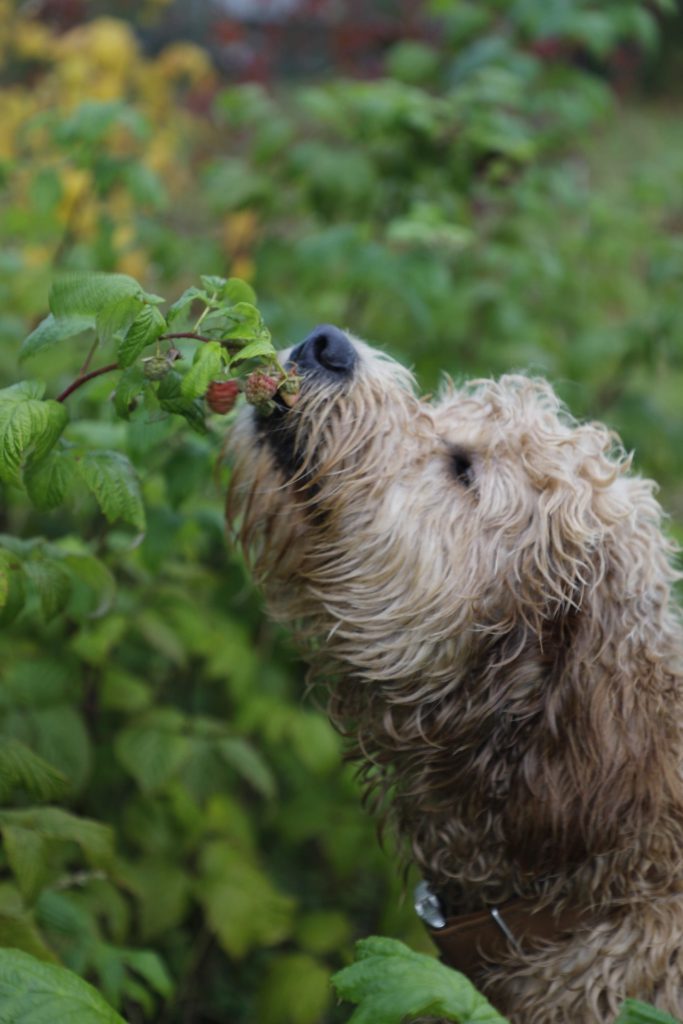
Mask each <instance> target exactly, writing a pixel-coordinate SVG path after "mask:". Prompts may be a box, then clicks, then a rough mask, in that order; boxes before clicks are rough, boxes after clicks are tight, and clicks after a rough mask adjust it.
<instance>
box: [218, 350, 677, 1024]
mask: <svg viewBox="0 0 683 1024" xmlns="http://www.w3.org/2000/svg"><path fill="white" fill-rule="evenodd" d="M355 344H356V347H357V351H358V353H359V356H360V359H359V366H358V369H357V372H356V374H355V376H354V379H353V381H351V382H349V383H344V384H342V383H339V384H337V383H329V382H328V383H325V382H323V381H320V380H317V379H316V378H315V376H311V377H310V378H309V379H307V380H306V381H305V383H304V388H303V390H302V394H301V398H300V400H299V401H298V403H297V404H296V406H295V407H294V409H293V410H292V411H290V412H283V413H278V414H276V415H275V416H274V417H273V418H272V420H270V421H262V420H259V418H258V416H257V415H254V414H253V413H252V412H251V411H249V412H247V413H245V414H244V415H243V416H242V418H241V419H240V421H239V422H238V424H237V427H236V429H235V432H234V436H233V440H232V447H233V449H234V452H235V457H236V467H235V473H234V479H233V484H232V490H231V495H230V499H229V516H230V519H231V520H232V522H233V523H234V524H235V528H236V530H237V532H238V534H239V536H240V538H241V542H242V544H243V545H244V548H245V550H246V552H247V554H248V556H249V558H250V561H251V564H252V567H253V571H254V574H255V576H256V578H257V580H258V581H259V582H260V583H261V584H262V585H263V587H264V589H265V593H266V597H267V599H268V603H269V607H270V610H271V612H272V614H273V615H274V616H275V617H276V618H278V619H280V620H281V621H285V622H287V623H288V624H289V625H290V626H291V628H292V629H293V630H294V632H295V634H296V635H297V637H298V638H299V640H300V642H301V643H302V645H303V646H304V647H305V649H306V651H307V653H308V656H309V658H310V660H311V664H312V668H313V673H314V678H315V679H316V680H317V681H318V682H320V683H322V685H324V687H325V688H326V690H327V693H328V703H329V713H330V715H331V717H332V719H333V721H334V722H335V723H336V724H337V726H338V727H339V728H340V729H341V730H342V731H343V733H344V734H345V735H346V736H347V737H348V738H349V743H350V745H351V748H352V750H353V754H354V756H355V757H357V758H358V760H359V764H360V772H361V776H362V778H363V780H364V783H365V785H366V792H367V799H368V801H369V803H370V805H371V806H372V807H373V809H374V810H375V811H376V813H378V814H379V815H380V816H383V817H386V818H388V820H389V821H390V822H391V823H392V824H393V825H394V826H395V828H396V829H397V831H398V833H399V835H400V836H401V837H402V840H403V843H404V847H405V850H406V853H407V856H409V857H410V858H412V859H413V860H414V861H415V862H416V863H417V865H418V866H419V868H420V869H421V871H422V872H423V874H424V875H425V877H426V878H427V879H428V880H429V881H430V882H431V883H432V884H433V885H434V886H435V887H436V888H437V890H439V891H440V892H441V893H443V894H444V896H445V898H446V900H447V902H448V905H449V908H450V910H451V911H452V912H457V911H467V910H476V909H480V908H481V907H483V906H484V905H486V904H490V903H493V902H500V901H502V900H505V899H508V898H511V897H513V896H516V895H521V896H530V897H534V898H536V899H538V901H539V903H541V904H548V905H552V906H555V907H561V906H564V905H572V906H581V907H583V908H585V910H586V911H587V912H590V919H591V923H590V924H587V925H586V926H585V927H582V928H581V929H580V930H579V931H578V932H577V933H576V934H575V935H572V936H567V937H566V939H563V940H562V941H561V942H559V941H558V942H557V943H553V944H550V945H547V946H545V947H542V948H537V949H528V950H525V952H524V954H520V955H517V954H512V953H511V955H510V957H509V959H508V961H507V962H506V963H503V964H496V965H490V966H488V967H486V968H485V969H482V971H481V973H480V975H479V976H477V977H475V978H474V979H473V980H474V981H475V982H476V983H477V984H478V985H479V986H481V987H483V989H484V990H485V991H486V992H487V994H488V995H489V997H490V998H491V999H492V1001H493V1002H494V1003H495V1004H496V1005H497V1006H498V1007H499V1008H500V1009H501V1011H502V1012H504V1013H506V1014H507V1015H508V1016H509V1018H510V1020H511V1021H512V1022H513V1024H569V1022H571V1024H607V1022H608V1021H612V1020H613V1019H614V1017H615V1014H616V1010H617V1007H618V1005H619V1004H620V1002H621V1001H622V1000H623V998H624V997H625V996H636V997H639V998H642V999H646V1000H651V1001H653V1002H655V1003H656V1004H657V1005H659V1006H660V1007H662V1008H665V1009H667V1010H668V1011H669V1012H670V1013H672V1014H674V1015H677V1016H679V1017H681V1018H683V853H682V851H683V784H682V781H681V764H682V761H683V758H682V750H681V742H682V730H681V724H682V722H683V708H682V700H683V685H682V683H683V677H682V675H681V660H680V656H681V650H682V645H681V631H680V626H679V621H678V617H677V614H676V611H675V608H674V607H673V604H672V601H671V586H672V583H673V582H674V579H675V578H676V573H675V571H674V569H673V568H672V548H671V545H670V544H669V543H668V542H667V541H666V540H665V538H664V536H663V534H662V531H661V511H660V508H659V505H658V503H657V501H656V499H655V497H654V490H655V488H654V485H653V484H652V483H651V482H650V481H647V480H643V479H641V478H640V477H638V476H636V475H633V474H632V472H631V468H630V458H629V457H628V456H627V455H626V454H625V453H624V451H623V449H622V448H621V446H620V444H619V441H618V439H617V438H616V437H615V436H614V435H613V434H611V433H610V432H609V431H608V430H607V429H606V428H605V427H604V426H601V425H599V424H594V423H591V424H578V423H576V422H575V421H574V420H573V419H572V418H571V416H570V415H569V414H568V413H567V412H566V410H565V409H564V408H563V407H562V405H561V403H560V402H559V400H558V399H557V397H556V396H555V394H554V392H553V391H552V389H551V387H550V386H549V385H548V384H547V383H545V382H544V381H539V380H532V379H529V378H526V377H523V376H507V377H503V378H501V379H500V380H499V381H489V380H482V381H475V382H472V383H470V384H467V385H465V386H464V387H461V388H456V387H454V386H452V385H449V386H448V387H447V388H446V389H445V391H444V393H443V394H442V395H441V396H440V398H439V399H438V400H437V401H435V402H433V403H430V402H423V401H420V400H418V398H417V397H415V394H414V392H413V389H412V384H411V380H410V378H409V375H408V374H407V373H406V371H405V370H403V369H402V368H401V367H400V366H398V364H396V363H394V362H393V361H391V360H389V359H388V358H387V357H385V356H382V355H380V354H379V353H377V352H374V351H373V350H372V349H370V348H369V347H367V346H365V345H364V344H363V343H362V342H356V343H355Z"/></svg>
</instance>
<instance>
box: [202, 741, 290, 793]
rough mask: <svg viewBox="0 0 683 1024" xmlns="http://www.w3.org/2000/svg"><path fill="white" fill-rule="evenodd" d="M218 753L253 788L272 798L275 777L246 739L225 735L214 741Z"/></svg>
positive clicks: (274, 789)
mask: <svg viewBox="0 0 683 1024" xmlns="http://www.w3.org/2000/svg"><path fill="white" fill-rule="evenodd" d="M216 749H217V750H218V752H219V754H220V755H221V757H222V758H223V760H224V761H226V762H227V763H228V764H229V765H230V766H231V767H232V768H234V769H235V770H236V771H238V772H239V773H240V775H242V776H243V777H244V778H245V779H246V780H247V782H249V783H251V785H252V786H253V787H254V789H256V790H258V792H259V793H261V794H262V795H263V796H265V797H268V798H269V799H272V797H274V796H275V792H276V787H275V778H274V776H273V773H272V772H271V770H270V768H269V767H268V765H267V764H266V762H265V761H264V759H263V758H262V757H261V755H260V754H259V753H258V751H257V750H255V749H254V747H253V746H252V745H251V743H248V742H247V740H245V739H242V737H238V736H225V737H223V738H222V739H219V740H218V741H217V743H216Z"/></svg>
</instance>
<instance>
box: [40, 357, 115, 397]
mask: <svg viewBox="0 0 683 1024" xmlns="http://www.w3.org/2000/svg"><path fill="white" fill-rule="evenodd" d="M118 369H119V364H118V363H107V365H106V366H100V367H99V369H97V370H91V371H90V373H83V374H80V375H79V376H78V377H76V380H74V381H72V382H71V384H69V386H68V388H64V390H63V391H62V393H61V395H57V398H56V399H55V401H57V402H63V401H65V399H67V398H68V397H69V395H71V394H73V392H74V391H76V390H77V389H78V388H80V387H81V385H82V384H86V383H87V382H88V381H89V380H93V379H94V378H95V377H101V376H102V374H103V373H111V372H112V370H118Z"/></svg>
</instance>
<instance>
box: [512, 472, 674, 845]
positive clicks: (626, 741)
mask: <svg viewBox="0 0 683 1024" xmlns="http://www.w3.org/2000/svg"><path fill="white" fill-rule="evenodd" d="M602 463H603V464H604V465H607V461H606V460H602ZM613 465H614V464H613ZM653 490H654V488H653V485H652V484H651V483H650V482H648V481H645V480H641V479H639V478H637V477H633V476H628V475H625V473H624V466H623V464H622V466H621V467H620V469H619V472H618V473H613V474H612V479H611V480H609V479H607V477H604V479H603V482H602V483H600V482H599V480H598V481H596V478H594V479H593V480H592V481H591V480H590V479H589V478H588V476H587V474H586V473H585V472H584V474H583V475H582V476H579V477H578V478H577V479H576V480H575V481H574V482H573V483H572V482H570V481H557V480H556V481H555V482H554V486H552V487H551V488H550V489H549V491H548V493H546V494H543V495H542V496H541V501H540V507H539V516H540V518H541V519H542V520H543V524H542V525H541V527H540V534H539V542H538V545H536V546H535V547H534V548H531V549H530V550H528V551H526V552H524V551H523V552H522V553H521V556H520V557H521V558H522V559H526V570H527V571H528V572H529V574H530V575H529V577H527V579H528V581H529V582H528V583H527V596H528V599H529V606H528V608H529V611H528V612H527V616H526V617H527V620H529V619H531V620H532V622H533V630H534V632H535V634H536V636H537V637H538V649H537V652H536V655H535V656H536V658H537V659H539V660H540V662H541V663H542V664H543V665H544V666H545V667H546V670H545V671H544V672H543V673H542V676H543V680H544V681H543V692H542V693H541V694H540V695H539V699H538V704H537V708H536V711H535V716H534V717H535V721H534V724H533V728H531V729H529V730H528V732H527V737H528V743H527V745H526V746H525V750H524V751H523V753H522V754H521V757H520V760H519V762H518V764H517V767H516V770H515V780H514V783H513V787H512V791H511V796H510V803H509V808H508V826H509V831H510V833H511V834H512V836H513V837H514V844H515V847H516V848H517V849H518V850H519V851H520V852H523V853H524V854H525V859H526V860H527V862H529V863H532V862H535V863H536V864H537V865H538V864H539V863H541V862H543V861H544V860H546V861H548V860H550V859H552V860H553V861H554V862H555V863H557V858H558V854H561V855H563V856H564V857H565V858H566V860H567V861H572V860H578V859H581V858H584V857H585V856H586V855H587V854H588V855H590V854H599V853H605V852H608V851H612V850H613V849H614V848H615V846H616V845H617V844H621V845H623V844H624V843H625V842H626V844H627V845H628V842H629V841H631V842H632V843H633V844H638V843H639V842H641V841H644V840H645V837H646V836H648V837H649V839H648V841H650V842H652V841H653V835H652V834H651V833H652V832H653V831H654V832H656V831H657V830H659V831H660V832H661V831H666V829H667V824H666V822H667V820H668V822H669V825H670V827H671V828H673V827H674V825H673V822H676V828H678V829H680V828H681V822H682V821H683V808H681V806H680V799H681V798H680V791H681V782H680V776H679V772H680V760H681V737H680V724H681V721H682V720H683V676H682V675H681V666H680V661H679V659H680V658H681V653H682V652H681V634H680V629H679V623H678V620H677V618H676V615H675V612H674V610H673V609H672V606H671V585H672V583H673V580H674V579H675V578H676V576H677V574H676V573H675V571H674V570H673V569H672V565H671V558H672V546H671V545H670V544H669V542H668V541H667V540H666V539H665V537H664V536H663V534H662V531H661V526H660V521H661V510H660V508H659V505H658V503H657V501H656V499H655V497H654V494H653ZM536 526H537V527H538V526H539V524H538V523H536ZM534 587H535V588H536V590H535V593H534ZM527 635H529V633H527ZM528 651H529V648H528V647H527V656H528ZM655 822H656V824H655ZM629 836H630V840H629ZM662 838H664V837H662ZM680 840H681V836H680V835H679V836H678V841H680ZM523 859H524V858H523Z"/></svg>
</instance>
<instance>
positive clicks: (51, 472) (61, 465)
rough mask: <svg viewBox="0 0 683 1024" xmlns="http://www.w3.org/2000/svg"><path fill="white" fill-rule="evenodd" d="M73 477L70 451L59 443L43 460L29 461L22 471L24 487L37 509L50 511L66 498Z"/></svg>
mask: <svg viewBox="0 0 683 1024" xmlns="http://www.w3.org/2000/svg"><path fill="white" fill-rule="evenodd" d="M75 475H76V471H75V468H74V464H73V457H72V453H71V449H70V448H68V447H64V442H63V441H59V442H58V443H57V445H55V447H54V448H53V449H52V451H51V452H49V453H48V454H47V455H46V456H45V457H44V458H42V459H39V460H38V461H36V460H34V459H30V460H29V462H28V464H27V465H26V467H25V469H24V486H25V487H26V491H27V493H28V496H29V498H30V499H31V501H32V502H33V504H34V505H35V506H36V507H37V508H40V509H44V510H45V511H50V510H52V509H54V508H57V507H58V506H59V505H61V504H62V502H63V501H65V499H66V498H67V497H68V495H69V491H70V488H71V484H72V483H73V480H74V477H75Z"/></svg>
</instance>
